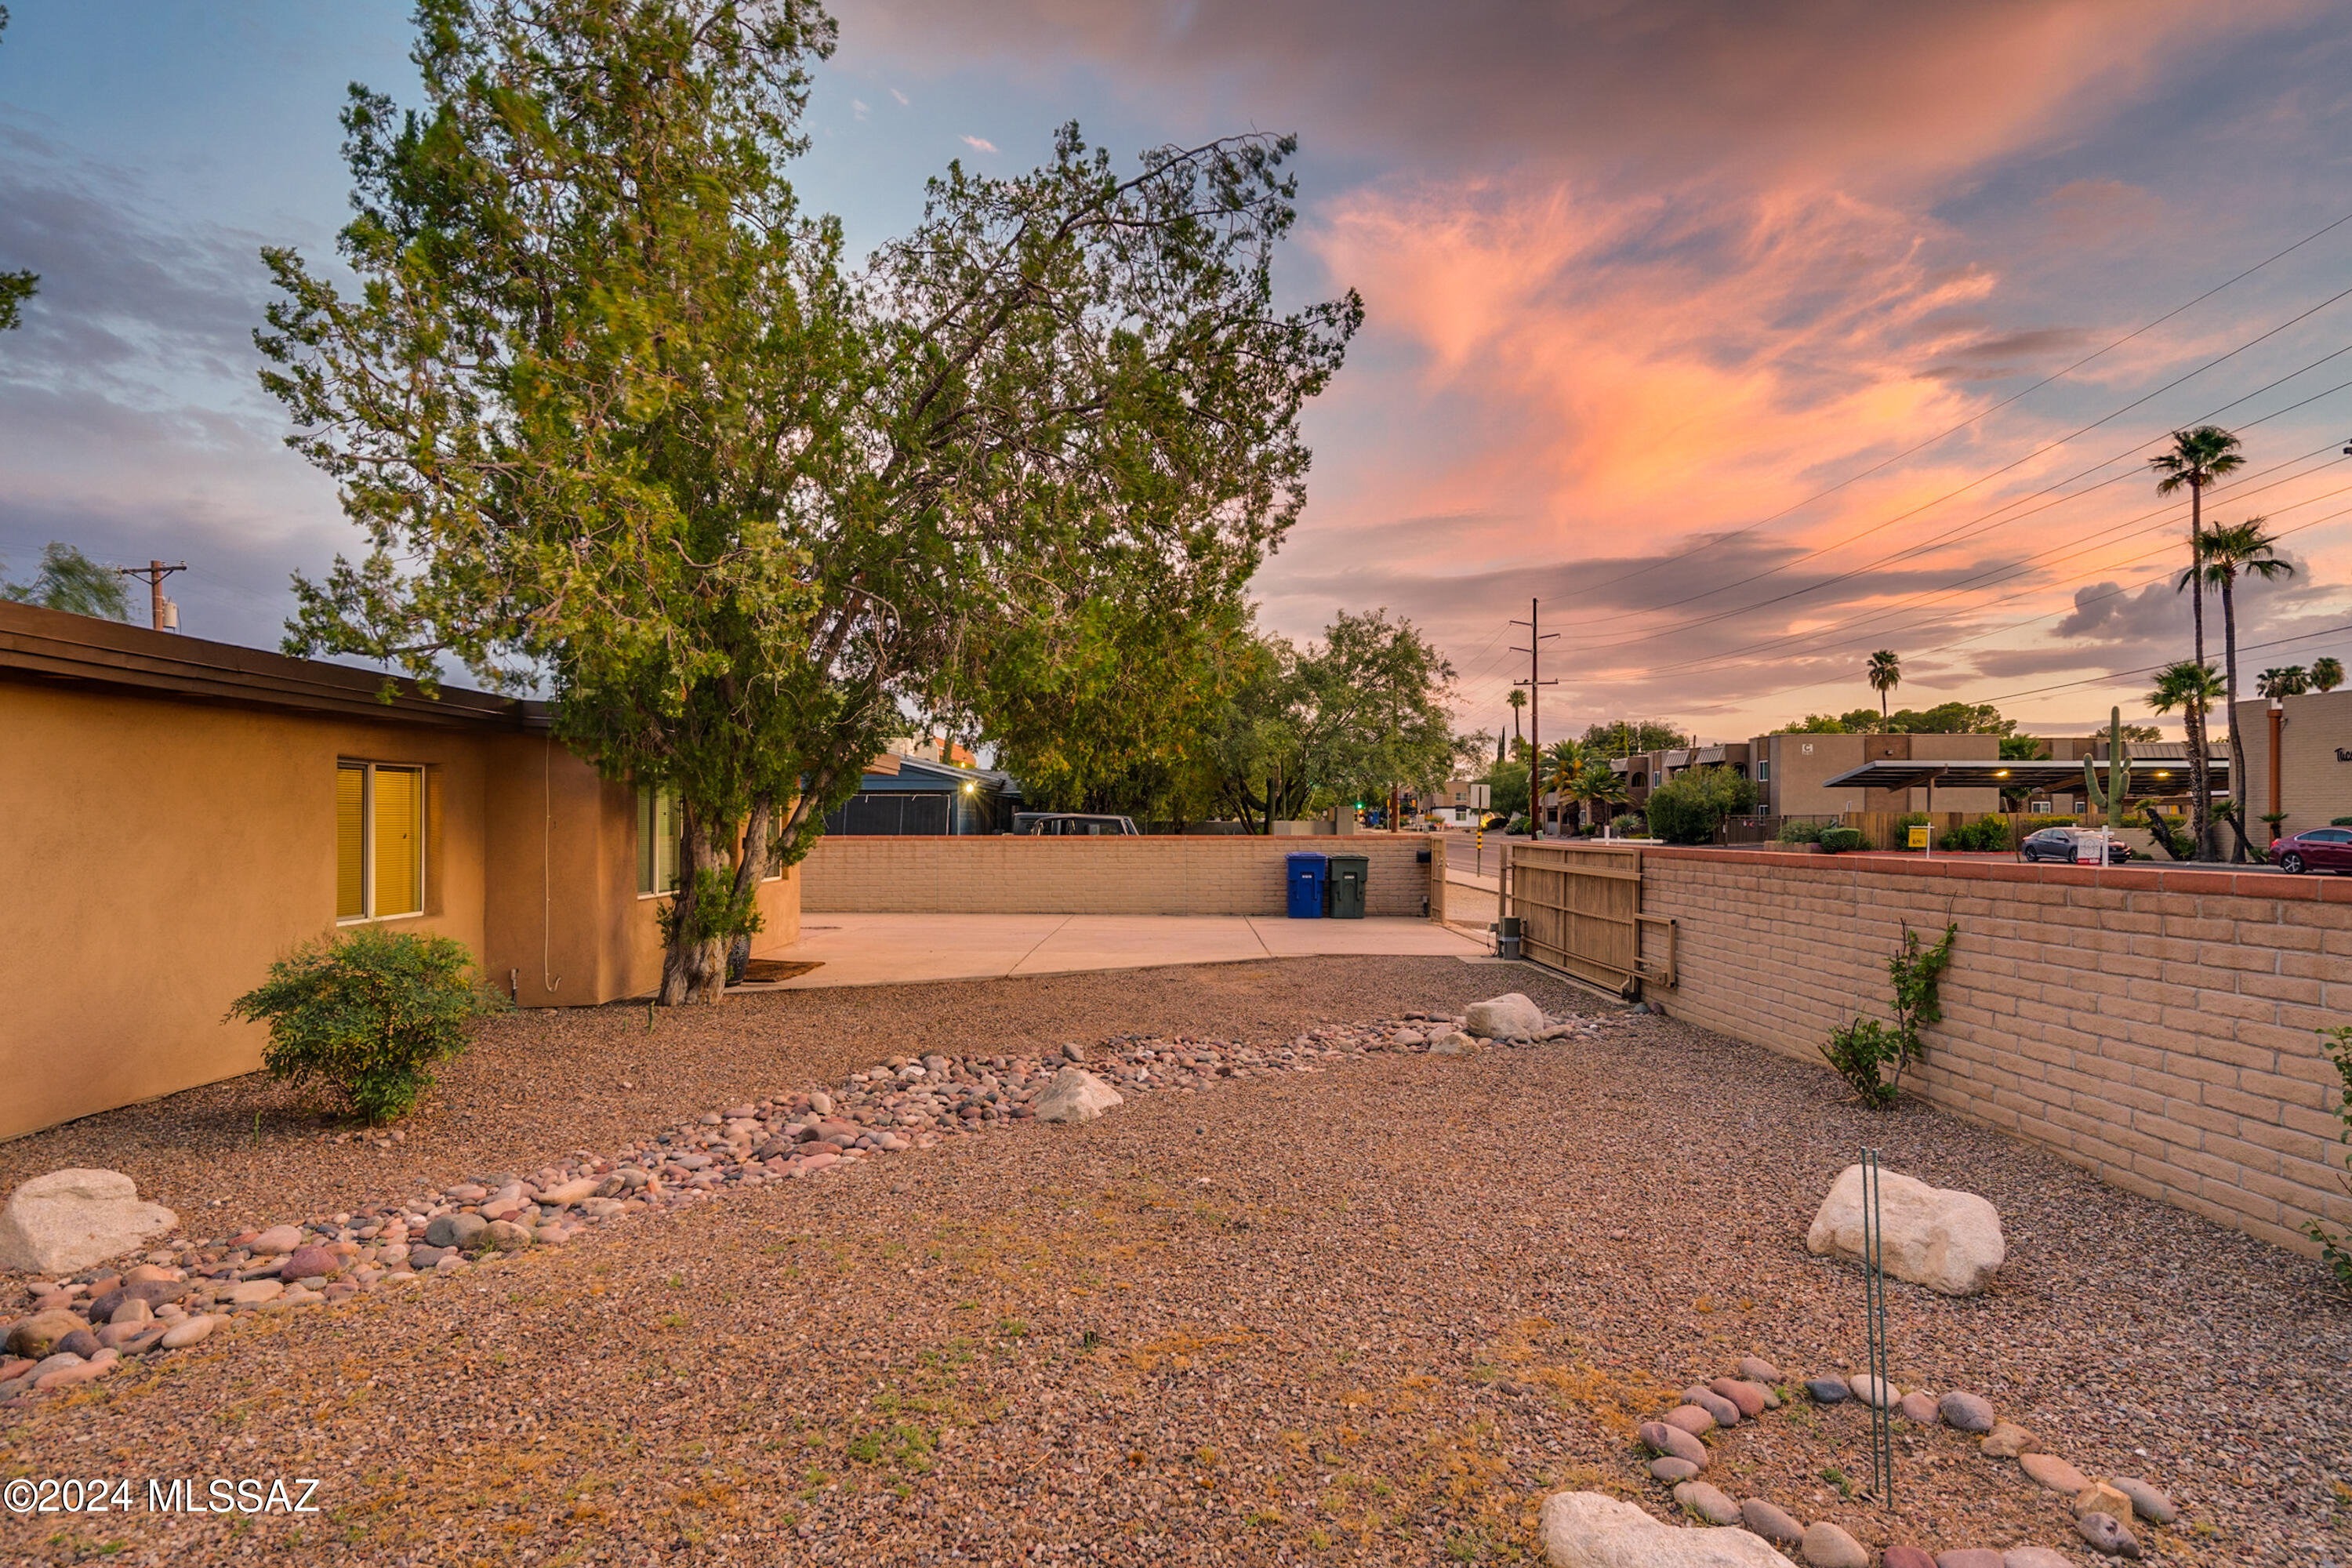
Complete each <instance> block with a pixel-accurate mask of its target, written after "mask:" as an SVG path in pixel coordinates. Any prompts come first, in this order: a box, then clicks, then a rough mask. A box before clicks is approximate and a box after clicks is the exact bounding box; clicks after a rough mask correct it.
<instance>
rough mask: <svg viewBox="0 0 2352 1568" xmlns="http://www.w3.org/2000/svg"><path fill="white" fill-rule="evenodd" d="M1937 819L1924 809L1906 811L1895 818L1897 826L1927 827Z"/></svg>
mask: <svg viewBox="0 0 2352 1568" xmlns="http://www.w3.org/2000/svg"><path fill="white" fill-rule="evenodd" d="M1934 820H1935V818H1934V817H1932V816H1928V815H1927V813H1926V812H1924V811H1906V812H1905V813H1904V814H1903V815H1902V816H1898V817H1896V818H1895V826H1896V827H1925V826H1927V825H1928V824H1929V823H1930V822H1933V821H1934Z"/></svg>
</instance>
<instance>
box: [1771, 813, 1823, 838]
mask: <svg viewBox="0 0 2352 1568" xmlns="http://www.w3.org/2000/svg"><path fill="white" fill-rule="evenodd" d="M1831 826H1833V825H1832V824H1829V823H1823V822H1817V821H1812V820H1810V819H1808V818H1805V817H1798V816H1792V817H1790V818H1789V819H1788V820H1787V821H1786V822H1783V823H1782V824H1780V842H1781V843H1783V844H1819V843H1820V842H1821V841H1822V833H1823V832H1825V831H1827V830H1828V828H1829V827H1831Z"/></svg>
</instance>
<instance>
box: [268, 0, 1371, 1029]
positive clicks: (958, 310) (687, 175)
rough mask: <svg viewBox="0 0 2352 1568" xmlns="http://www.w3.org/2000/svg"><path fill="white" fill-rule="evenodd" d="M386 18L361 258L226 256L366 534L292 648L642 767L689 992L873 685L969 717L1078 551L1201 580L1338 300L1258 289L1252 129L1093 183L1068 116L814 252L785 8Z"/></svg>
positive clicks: (669, 975) (890, 725) (836, 757)
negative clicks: (251, 271)
mask: <svg viewBox="0 0 2352 1568" xmlns="http://www.w3.org/2000/svg"><path fill="white" fill-rule="evenodd" d="M417 17H418V31H419V41H418V44H417V47H416V50H415V60H416V62H417V64H418V67H419V68H420V70H421V73H422V77H423V80H424V84H425V95H426V100H427V102H426V105H425V108H424V109H423V110H417V111H412V112H408V113H400V112H398V111H396V110H395V109H394V106H393V105H392V104H391V103H390V102H389V101H388V100H385V99H383V97H381V96H379V95H376V94H373V93H369V92H366V91H364V90H362V89H353V97H352V103H351V105H350V107H349V108H348V110H346V112H345V115H344V125H345V129H346V132H347V133H348V134H347V142H346V156H347V159H348V162H349V163H350V166H351V169H352V174H353V177H354V184H355V197H354V199H355V204H356V206H357V213H356V216H354V218H353V220H352V223H351V224H350V225H349V226H347V227H346V228H345V230H344V231H343V234H342V236H341V252H342V257H343V259H344V262H345V264H346V265H347V266H348V267H349V268H350V269H351V271H352V273H354V274H355V275H356V276H357V277H358V279H359V280H360V288H359V289H358V290H357V291H356V292H354V293H349V294H347V293H345V292H343V291H341V290H340V289H337V288H336V287H334V285H333V284H332V283H331V282H330V281H329V280H327V279H323V278H321V277H320V276H319V275H318V274H316V273H315V272H314V271H312V270H311V269H310V268H308V267H306V266H305V264H304V263H303V261H302V260H301V259H300V258H299V257H298V256H296V255H295V254H294V253H292V252H291V251H286V250H272V251H269V252H267V253H266V256H267V259H268V262H269V265H270V267H271V268H272V270H273V271H274V273H275V274H276V277H277V279H278V286H279V289H280V290H281V297H280V298H279V300H278V301H277V302H276V303H275V304H273V305H272V307H271V309H270V312H269V330H268V331H265V332H263V333H260V334H257V341H258V342H260V344H261V346H262V348H263V350H264V351H265V353H267V354H268V356H269V357H270V359H271V360H272V361H273V362H274V363H275V366H276V368H275V369H274V370H272V371H270V372H268V374H266V375H265V381H266V382H267V384H268V385H269V387H270V388H271V389H272V390H273V391H274V392H276V393H277V394H278V395H279V396H280V397H281V398H282V399H283V400H284V401H285V402H286V403H287V405H288V406H289V408H290V409H291V411H292V412H293V415H294V416H295V421H296V426H297V429H296V433H295V435H294V436H293V437H291V440H292V442H293V444H294V445H295V446H296V447H298V448H299V449H300V450H302V451H303V452H304V453H305V454H306V455H308V456H309V457H310V458H311V459H312V460H313V461H314V462H316V463H318V464H320V466H321V467H323V468H326V469H327V470H328V471H329V472H331V473H333V474H335V475H336V476H337V478H338V479H340V480H341V485H342V490H343V499H344V506H345V510H346V511H347V512H348V513H349V514H350V516H351V517H352V521H354V522H356V523H357V524H358V525H359V526H360V527H361V528H362V530H363V531H365V532H366V533H367V535H368V537H369V539H370V542H371V543H372V544H373V551H372V552H371V553H370V554H369V555H368V556H367V557H365V558H364V559H363V560H362V561H361V562H359V563H357V564H353V563H348V562H345V561H342V560H340V559H339V560H338V561H337V563H336V564H335V567H334V570H333V571H332V573H331V574H330V575H329V576H328V577H327V579H326V580H325V581H324V582H322V583H318V584H311V583H299V582H298V584H297V588H298V593H299V596H300V608H299V613H298V616H297V617H296V618H295V620H294V621H293V622H292V623H291V626H290V631H289V638H288V644H289V651H297V652H317V651H333V652H344V653H357V654H362V655H364V656H367V657H371V658H377V659H379V660H383V661H384V662H386V663H387V664H388V665H391V666H394V667H396V668H401V669H404V671H406V672H407V673H408V674H410V675H412V676H414V677H415V678H416V679H418V680H419V681H420V682H423V683H425V684H426V685H428V686H429V684H430V682H431V679H432V677H433V675H434V673H435V671H436V669H437V668H439V666H440V664H441V662H442V661H443V660H444V659H455V660H457V661H459V662H462V663H463V664H464V665H465V666H466V667H467V668H469V669H471V670H472V671H473V672H474V673H475V674H476V676H477V677H478V679H483V680H485V681H486V682H488V683H491V684H493V685H497V686H500V687H503V688H506V689H532V688H534V687H535V688H537V689H542V690H545V691H547V692H548V693H549V694H550V695H551V697H552V698H553V700H554V702H555V711H556V721H555V722H556V732H557V734H558V736H559V737H560V738H561V739H562V741H563V742H565V743H566V744H567V745H569V746H570V747H572V749H573V750H574V751H576V752H579V753H580V754H582V755H583V756H585V757H587V758H590V759H591V760H593V762H594V763H595V764H596V765H597V766H598V768H599V769H600V770H602V771H603V772H604V773H605V774H606V775H607V776H609V777H615V778H628V779H634V780H636V781H639V782H641V783H645V784H656V785H659V786H662V787H665V788H668V789H670V790H673V791H674V792H675V793H676V794H677V797H678V799H679V802H680V805H681V807H682V814H681V815H682V818H683V826H682V831H681V842H680V856H679V873H680V881H679V887H678V890H677V896H676V899H675V900H674V901H673V903H672V906H671V909H670V910H669V914H668V917H667V921H666V922H665V931H666V934H667V938H668V948H667V955H666V959H665V963H664V972H663V982H662V993H661V994H662V997H663V999H664V1001H665V1002H667V1003H673V1004H674V1003H677V1002H682V1001H688V1000H708V999H715V998H716V997H717V996H718V994H719V992H720V990H721V989H722V988H723V985H724V975H725V959H724V950H725V944H726V941H727V939H728V938H729V937H730V936H731V935H733V934H735V933H737V932H740V931H742V930H744V929H746V926H747V924H748V921H749V919H750V910H751V895H752V893H753V891H754V890H755V889H756V887H757V884H758V879H759V877H760V875H761V872H762V870H763V869H764V868H765V867H766V866H767V865H769V864H772V863H773V862H775V861H779V860H781V861H782V862H784V863H790V862H792V861H794V860H797V859H798V858H800V857H801V856H803V854H805V853H806V851H807V848H808V847H809V845H810V844H811V843H813V842H814V838H815V837H816V836H817V835H818V834H819V833H820V832H821V831H822V829H823V821H824V813H825V811H826V810H828V809H829V808H830V807H832V806H833V805H836V804H838V803H839V802H840V801H841V800H843V799H845V798H846V797H847V796H848V795H850V794H852V793H854V792H855V790H856V786H857V779H858V774H859V773H860V771H861V769H862V767H863V764H864V763H865V762H866V760H867V759H868V758H869V757H871V756H872V755H873V754H874V753H875V752H876V751H877V750H878V749H879V748H880V745H881V743H882V742H883V740H884V739H885V738H886V737H887V735H889V734H891V733H893V732H895V731H898V730H899V729H900V728H902V727H903V725H904V724H905V722H906V721H905V719H904V717H903V714H904V713H905V712H906V710H908V709H913V710H917V711H921V712H928V713H939V714H945V715H957V714H963V715H971V716H976V717H978V718H980V719H982V720H984V717H985V715H986V713H987V712H988V710H989V704H990V701H991V691H990V687H989V683H988V679H987V676H988V669H987V666H986V655H987V650H989V649H990V648H991V647H997V646H1001V645H1003V643H1004V642H1006V641H1007V639H1010V638H1014V637H1025V638H1026V641H1025V642H1024V647H1032V648H1035V647H1045V648H1047V649H1050V648H1051V647H1052V646H1053V642H1052V638H1051V637H1044V638H1043V639H1042V640H1041V638H1040V637H1039V636H1038V633H1039V632H1040V630H1041V629H1043V630H1045V631H1050V630H1051V628H1053V627H1055V626H1059V625H1064V624H1067V623H1069V622H1071V621H1073V620H1074V619H1075V618H1076V616H1077V615H1078V613H1079V611H1080V610H1082V609H1083V607H1084V606H1085V605H1086V604H1087V601H1088V599H1089V597H1090V596H1092V595H1097V594H1098V593H1100V592H1102V591H1104V589H1105V587H1106V585H1108V584H1116V583H1128V584H1133V583H1136V582H1139V581H1141V582H1146V583H1149V584H1153V585H1154V587H1155V589H1156V590H1157V592H1158V593H1159V594H1160V596H1161V597H1163V598H1164V599H1166V600H1168V601H1169V602H1171V603H1174V604H1177V605H1186V604H1193V603H1212V602H1215V601H1216V600H1217V599H1218V598H1219V597H1221V596H1225V595H1231V594H1234V593H1236V592H1238V586H1239V584H1240V583H1241V582H1243V581H1244V580H1245V579H1246V578H1247V576H1248V574H1249V573H1250V572H1251V571H1252V570H1253V569H1254V568H1255V565H1256V564H1257V563H1258V561H1259V560H1260V559H1262V557H1263V555H1264V552H1265V551H1266V550H1267V549H1268V548H1270V547H1271V546H1272V544H1273V543H1274V542H1276V540H1277V539H1278V538H1279V537H1280V535H1281V532H1282V531H1283V530H1284V529H1285V528H1286V527H1287V526H1288V524H1289V522H1290V521H1291V519H1292V518H1293V517H1295V516H1296V514H1297V509H1298V507H1299V505H1300V503H1301V500H1302V496H1303V479H1304V474H1305V471H1306V466H1307V453H1306V449H1305V447H1304V446H1303V445H1302V444H1301V443H1300V441H1299V440H1298V437H1297V412H1298V409H1299V407H1300V405H1301V404H1302V403H1303V401H1304V400H1305V399H1306V398H1307V397H1308V396H1310V395H1313V394H1314V393H1315V392H1316V391H1318V390H1319V388H1320V387H1321V386H1322V385H1323V384H1324V382H1325V381H1326V380H1327V379H1328V376H1329V375H1330V374H1331V373H1332V372H1333V371H1334V370H1335V369H1336V368H1337V366H1338V364H1339V358H1340V355H1341V353H1342V352H1343V350H1344V346H1345V343H1346V341H1347V339H1348V337H1349V334H1350V333H1351V332H1352V331H1353V330H1354V328H1355V326H1356V324H1357V322H1358V321H1359V320H1360V305H1359V304H1358V302H1357V301H1356V300H1355V298H1354V296H1352V295H1349V297H1347V298H1346V299H1343V300H1338V301H1334V302H1331V303H1329V304H1326V305H1321V306H1317V307H1314V308H1311V309H1309V310H1306V311H1303V312H1300V313H1297V314H1294V315H1288V316H1284V315H1278V314H1276V312H1275V311H1274V310H1273V308H1272V305H1271V294H1272V289H1271V270H1270V268H1271V252H1272V248H1273V245H1274V242H1275V241H1276V240H1277V239H1278V238H1279V237H1280V236H1281V235H1282V233H1283V232H1284V231H1285V230H1286V228H1287V226H1288V225H1289V224H1290V222H1291V217H1292V208H1291V205H1290V201H1291V196H1292V187H1291V185H1290V183H1289V181H1288V179H1287V177H1286V175H1284V174H1282V172H1281V165H1282V163H1283V162H1284V160H1285V158H1286V155H1287V154H1288V153H1289V151H1290V144H1289V143H1288V142H1286V141H1278V140H1273V139H1267V138H1258V137H1247V138H1241V139H1236V140H1233V141H1227V142H1214V143H1211V144H1209V145H1206V146H1203V147H1199V148H1193V149H1171V150H1163V151H1161V152H1159V153H1151V154H1148V155H1146V156H1145V158H1144V159H1143V160H1142V165H1141V168H1140V169H1139V171H1137V172H1135V173H1133V174H1125V175H1121V174H1117V173H1114V171H1113V170H1112V168H1111V165H1110V163H1109V160H1108V158H1107V157H1105V156H1104V155H1103V154H1101V153H1096V152H1093V151H1091V150H1089V149H1087V147H1086V145H1085V144H1084V143H1083V142H1081V141H1080V139H1079V138H1078V136H1077V134H1076V130H1075V128H1072V129H1070V130H1068V131H1066V132H1064V133H1063V134H1062V136H1061V137H1060V139H1059V140H1058V142H1057V143H1056V148H1055V158H1054V161H1053V162H1052V163H1050V164H1049V165H1048V166H1046V167H1045V168H1044V169H1041V170H1039V171H1037V172H1036V173H1035V174H1033V175H1030V176H1026V177H1024V178H1022V179H1016V180H1010V181H993V180H982V179H975V178H972V177H970V176H968V175H966V174H964V173H963V172H962V171H961V169H960V168H956V167H950V171H949V173H948V174H947V175H946V176H945V177H944V178H942V179H940V180H938V181H935V182H934V183H933V185H932V188H931V192H930V200H929V204H928V205H927V207H926V211H925V215H924V217H923V221H922V222H921V224H920V225H919V226H918V228H917V229H916V231H915V232H914V233H913V234H912V235H911V236H910V237H908V238H906V239H904V240H902V241H899V242H897V243H894V244H892V245H890V246H887V247H885V248H884V249H883V250H882V251H881V252H880V253H878V254H877V256H876V257H875V258H873V259H872V260H871V261H870V262H869V263H868V264H867V265H866V267H865V268H862V269H859V270H856V271H851V270H848V269H845V268H844V266H843V264H842V261H841V257H840V238H839V228H838V226H837V225H836V224H835V223H834V222H833V221H832V220H830V219H811V218H808V217H806V216H803V214H802V213H801V212H800V210H799V208H798V207H797V205H796V204H795V202H794V200H793V193H792V190H791V188H790V186H789V185H788V184H786V183H785V180H784V178H783V174H782V170H783V167H784V165H785V164H786V163H788V162H789V160H790V159H791V158H793V156H795V155H797V154H798V153H801V152H802V151H803V142H802V139H801V137H800V135H799V132H798V129H797V127H798V123H799V117H800V114H801V110H802V108H803V103H804V101H805V97H806V92H807V85H808V83H807V76H806V70H805V68H806V64H807V62H808V60H809V59H810V58H811V57H812V56H817V55H822V54H824V52H826V51H827V50H829V49H830V47H832V42H833V37H834V30H833V25H832V23H831V22H830V20H829V19H827V18H826V17H825V16H824V14H823V12H821V11H820V10H819V9H818V8H817V7H816V6H815V5H813V4H803V3H801V0H738V3H727V0H422V3H421V4H420V5H419V7H418V12H417Z"/></svg>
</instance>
